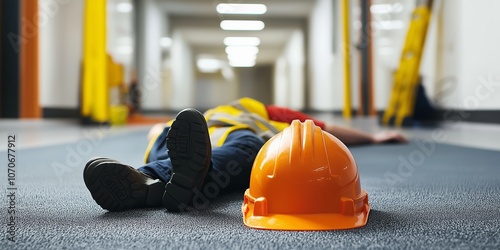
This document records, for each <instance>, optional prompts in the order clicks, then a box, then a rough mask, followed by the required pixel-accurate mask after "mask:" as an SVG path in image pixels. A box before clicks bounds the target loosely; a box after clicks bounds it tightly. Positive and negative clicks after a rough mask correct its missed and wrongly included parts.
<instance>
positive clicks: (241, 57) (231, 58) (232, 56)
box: [227, 54, 257, 62]
mask: <svg viewBox="0 0 500 250" xmlns="http://www.w3.org/2000/svg"><path fill="white" fill-rule="evenodd" d="M227 59H228V60H229V61H234V62H236V61H240V62H241V61H255V60H256V59H257V55H256V54H240V55H238V54H229V55H227Z"/></svg>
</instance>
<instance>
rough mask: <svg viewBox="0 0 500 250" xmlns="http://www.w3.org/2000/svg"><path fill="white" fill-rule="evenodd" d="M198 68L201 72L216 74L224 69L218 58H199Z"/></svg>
mask: <svg viewBox="0 0 500 250" xmlns="http://www.w3.org/2000/svg"><path fill="white" fill-rule="evenodd" d="M196 66H197V67H198V70H199V71H200V72H204V73H215V72H217V71H219V70H220V69H221V67H222V63H221V61H220V60H219V59H216V58H198V60H197V61H196Z"/></svg>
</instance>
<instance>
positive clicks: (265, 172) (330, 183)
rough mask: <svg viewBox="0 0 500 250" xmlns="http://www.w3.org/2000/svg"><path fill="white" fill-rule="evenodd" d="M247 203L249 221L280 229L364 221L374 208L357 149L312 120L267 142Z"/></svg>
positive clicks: (254, 171) (343, 225)
mask: <svg viewBox="0 0 500 250" xmlns="http://www.w3.org/2000/svg"><path fill="white" fill-rule="evenodd" d="M241 209H242V212H243V222H244V223H245V225H246V226H248V227H252V228H259V229H276V230H332V229H348V228H356V227H362V226H364V225H366V222H367V220H368V214H369V212H370V206H369V204H368V194H367V193H366V192H365V191H364V190H362V189H361V184H360V181H359V174H358V169H357V167H356V162H355V161H354V158H353V157H352V154H351V152H350V151H349V149H347V147H346V146H345V145H344V144H343V143H342V142H341V141H340V140H339V139H337V138H336V137H334V136H333V135H331V134H329V133H327V132H325V131H323V130H322V129H321V128H320V127H318V126H315V125H314V123H313V121H311V120H307V121H305V122H304V123H301V122H299V121H298V120H295V121H293V122H292V124H291V125H290V127H288V128H286V129H285V130H283V131H282V132H280V133H279V134H277V135H276V136H274V137H273V138H271V139H270V140H269V141H267V142H266V143H265V144H264V146H263V147H262V149H261V150H260V151H259V153H258V154H257V157H256V159H255V162H254V165H253V168H252V173H251V176H250V187H249V188H248V189H247V190H246V191H245V197H244V201H243V205H242V208H241Z"/></svg>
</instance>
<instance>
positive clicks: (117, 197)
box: [84, 158, 164, 211]
mask: <svg viewBox="0 0 500 250" xmlns="http://www.w3.org/2000/svg"><path fill="white" fill-rule="evenodd" d="M84 182H85V185H86V186H87V188H88V190H89V191H90V193H91V194H92V198H93V199H94V200H95V201H96V203H97V204H98V205H99V206H101V207H102V208H104V209H106V210H109V211H121V210H125V209H131V208H138V207H155V206H161V205H162V195H163V192H164V183H163V182H161V181H159V180H148V179H146V177H143V176H141V174H140V173H138V172H137V170H135V169H133V168H131V167H129V166H127V165H123V164H121V163H119V162H117V161H114V160H111V159H106V158H98V159H93V160H91V161H89V163H88V164H87V166H86V167H85V170H84Z"/></svg>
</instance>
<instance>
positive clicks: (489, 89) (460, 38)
mask: <svg viewBox="0 0 500 250" xmlns="http://www.w3.org/2000/svg"><path fill="white" fill-rule="evenodd" d="M454 5H455V6H454ZM442 7H443V14H444V17H443V19H442V21H443V23H442V24H441V25H443V26H444V28H443V30H446V29H447V26H452V27H454V26H456V25H458V28H456V29H453V28H450V30H449V31H448V33H445V34H444V35H443V36H444V37H443V39H444V40H445V41H446V46H443V47H442V48H441V49H442V51H441V53H442V54H441V56H443V57H444V58H443V60H442V63H444V64H448V63H451V64H452V66H451V67H453V68H452V70H450V71H451V72H450V73H449V74H450V75H452V76H453V77H455V78H456V79H457V81H456V88H455V89H453V90H452V91H451V93H450V94H449V96H450V97H449V98H444V100H442V102H441V104H442V106H443V107H444V108H449V109H453V108H457V109H465V110H476V109H482V110H488V109H495V110H499V109H500V71H499V69H500V53H499V47H498V46H499V44H500V32H498V27H497V26H498V24H499V23H500V15H498V10H499V9H500V1H496V0H478V1H467V0H460V1H449V0H448V1H444V2H443V6H442ZM452 11H455V12H452ZM457 13H458V14H457ZM453 31H455V32H453ZM453 39H456V40H455V41H454V40H453ZM437 87H439V86H437Z"/></svg>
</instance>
